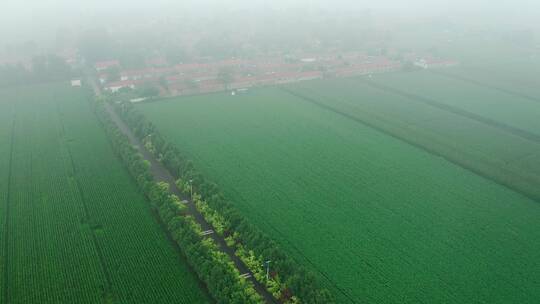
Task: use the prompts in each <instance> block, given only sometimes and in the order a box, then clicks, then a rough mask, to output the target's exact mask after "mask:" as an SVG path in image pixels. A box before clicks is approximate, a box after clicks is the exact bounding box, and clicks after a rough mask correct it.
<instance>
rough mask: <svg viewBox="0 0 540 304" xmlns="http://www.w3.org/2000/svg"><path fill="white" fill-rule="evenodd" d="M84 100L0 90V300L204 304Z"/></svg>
mask: <svg viewBox="0 0 540 304" xmlns="http://www.w3.org/2000/svg"><path fill="white" fill-rule="evenodd" d="M86 98H87V97H86V95H85V94H84V93H83V91H81V90H80V89H73V88H70V87H69V86H68V85H66V84H47V85H37V86H31V87H18V88H9V89H2V90H1V91H0V143H1V145H0V172H1V176H0V181H1V183H0V213H1V215H2V216H1V218H0V220H1V223H0V224H1V225H0V227H1V228H0V229H2V230H1V237H2V242H1V244H0V246H1V249H2V252H1V254H2V255H1V258H2V259H1V260H2V264H1V267H2V268H1V269H2V271H1V278H0V280H2V281H1V282H2V286H1V287H2V300H1V301H0V302H2V303H173V302H174V303H209V300H208V297H207V296H206V295H205V293H204V291H203V290H202V288H201V287H200V286H199V283H198V281H197V280H196V278H195V275H194V274H192V273H191V272H190V271H189V269H188V267H187V264H186V263H185V262H184V261H183V260H182V258H181V256H180V255H179V254H178V252H177V251H176V249H175V248H174V247H173V245H172V243H171V242H169V240H167V238H166V235H165V233H164V232H163V230H162V229H161V227H160V226H159V224H158V222H157V221H156V220H155V219H154V218H153V216H152V213H151V210H150V205H149V203H147V202H146V200H145V198H144V197H143V196H142V195H141V194H140V193H139V192H138V190H137V187H136V185H135V183H134V182H133V181H132V180H131V177H130V176H129V174H128V172H127V170H126V169H125V168H124V167H123V166H122V164H121V163H120V161H119V160H118V159H117V158H116V157H115V155H114V154H113V151H112V147H111V146H110V144H109V142H108V139H107V137H106V134H105V132H104V131H103V129H102V128H101V126H100V125H99V122H98V120H97V118H96V117H95V115H94V114H93V113H92V110H91V108H90V105H89V103H88V102H87V101H86Z"/></svg>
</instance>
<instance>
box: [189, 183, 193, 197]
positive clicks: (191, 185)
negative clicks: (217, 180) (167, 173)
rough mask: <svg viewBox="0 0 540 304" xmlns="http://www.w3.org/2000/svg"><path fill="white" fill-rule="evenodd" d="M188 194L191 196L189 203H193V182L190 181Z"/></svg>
mask: <svg viewBox="0 0 540 304" xmlns="http://www.w3.org/2000/svg"><path fill="white" fill-rule="evenodd" d="M189 192H190V196H191V201H193V180H192V179H190V180H189Z"/></svg>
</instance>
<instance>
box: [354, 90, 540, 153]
mask: <svg viewBox="0 0 540 304" xmlns="http://www.w3.org/2000/svg"><path fill="white" fill-rule="evenodd" d="M360 81H362V82H363V83H365V84H367V85H369V86H370V87H372V88H375V89H378V90H380V91H383V92H387V93H391V94H394V95H398V96H401V97H405V98H407V99H410V100H415V101H418V102H421V103H424V104H427V105H429V106H432V107H434V108H438V109H440V110H443V111H446V112H449V113H452V114H455V115H459V116H462V117H465V118H468V119H470V120H474V121H476V122H479V123H482V124H484V125H488V126H490V127H493V128H497V129H499V130H501V131H504V132H506V133H509V134H512V135H514V136H518V137H521V138H523V139H525V140H528V141H532V142H535V143H540V135H537V134H535V133H532V132H529V131H526V130H523V129H520V128H516V127H513V126H510V125H508V124H506V123H503V122H500V121H497V120H494V119H491V118H487V117H484V116H481V115H478V114H475V113H472V112H469V111H466V110H463V109H460V108H457V107H453V106H450V105H447V104H445V103H442V102H439V101H436V100H434V99H430V98H427V97H424V96H421V95H418V94H414V93H409V92H405V91H403V90H400V89H396V88H393V87H390V86H387V85H384V84H380V83H376V82H373V81H370V80H360Z"/></svg>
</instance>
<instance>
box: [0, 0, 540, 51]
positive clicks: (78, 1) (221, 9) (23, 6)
mask: <svg viewBox="0 0 540 304" xmlns="http://www.w3.org/2000/svg"><path fill="white" fill-rule="evenodd" d="M1 8H2V9H1V10H0V37H1V38H0V43H1V42H4V43H5V42H6V41H11V40H19V41H22V40H25V39H35V38H36V37H39V36H40V35H46V33H52V32H54V31H55V30H56V29H57V28H58V27H60V26H64V27H73V28H75V29H76V28H81V27H83V28H84V27H91V26H100V25H103V24H107V23H108V22H110V21H111V20H114V19H122V20H125V22H129V20H138V19H141V18H152V17H154V18H159V16H160V15H167V14H168V15H174V14H175V13H176V12H178V13H179V14H180V13H183V14H191V15H196V14H208V15H212V14H217V15H219V14H226V12H227V10H234V9H248V10H260V11H264V10H270V9H272V10H276V9H283V10H289V9H293V8H294V9H297V10H301V9H321V10H329V11H334V10H337V11H339V10H342V11H343V10H345V11H347V10H351V9H370V10H372V11H374V12H391V13H393V14H398V15H404V16H408V17H410V18H414V17H415V16H425V15H430V14H433V15H437V14H439V15H440V14H451V13H456V12H459V13H464V14H471V15H474V16H484V17H488V16H489V17H497V18H501V19H503V18H516V19H526V18H529V19H534V18H538V19H540V1H538V0H452V1H449V0H333V1H326V0H226V1H224V0H196V1H195V0H3V1H2V4H1Z"/></svg>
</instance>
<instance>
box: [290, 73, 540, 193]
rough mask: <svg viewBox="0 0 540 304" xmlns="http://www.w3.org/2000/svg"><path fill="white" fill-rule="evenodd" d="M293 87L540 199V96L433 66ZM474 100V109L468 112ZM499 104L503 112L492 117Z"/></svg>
mask: <svg viewBox="0 0 540 304" xmlns="http://www.w3.org/2000/svg"><path fill="white" fill-rule="evenodd" d="M379 85H383V87H380V86H379ZM288 89H289V90H291V92H293V93H295V94H298V95H299V96H301V97H305V98H308V99H309V100H314V101H316V102H317V103H320V104H322V105H323V106H325V107H329V108H330V109H332V110H334V111H337V112H340V113H346V115H349V116H352V117H354V118H355V119H358V120H360V121H361V122H363V123H366V124H369V125H372V126H374V127H376V128H379V129H381V130H383V131H384V132H387V133H389V134H391V135H393V136H396V137H398V138H401V139H404V140H405V141H407V142H409V143H412V144H415V145H419V146H421V147H422V148H424V149H427V150H429V151H432V152H435V153H437V154H438V155H441V156H443V157H445V158H447V159H449V160H451V161H453V162H455V163H458V164H459V165H461V166H464V167H466V168H469V169H472V170H473V171H474V172H477V173H479V174H481V175H484V176H487V177H488V178H492V179H494V180H496V181H497V182H499V183H502V184H504V185H507V186H510V187H511V188H512V189H515V190H517V191H519V192H522V193H524V194H526V195H528V196H531V197H533V198H535V199H537V200H540V187H539V185H540V136H538V137H536V135H535V134H536V133H533V132H534V131H536V130H537V131H539V132H540V128H537V127H536V125H537V124H538V120H535V119H534V116H537V117H540V103H538V104H537V103H534V102H533V101H531V100H527V99H521V98H519V97H516V96H514V95H512V94H507V93H501V92H499V93H498V94H496V93H497V92H495V91H492V92H489V90H488V89H487V88H485V87H482V86H474V85H471V84H469V83H464V84H463V83H460V82H459V81H457V80H447V78H446V77H443V76H438V75H432V74H431V73H429V72H415V73H400V74H386V75H377V76H374V77H373V78H369V79H368V78H352V79H335V80H324V81H312V82H305V83H301V84H297V85H293V86H290V87H289V88H288ZM394 89H398V91H394ZM493 96H496V98H493ZM473 103H475V104H476V106H475V109H474V111H475V112H474V113H473V112H462V111H464V110H465V108H468V109H469V110H472V109H471V108H472V106H471V104H473ZM495 103H497V105H494V104H495ZM483 108H485V109H486V110H483ZM496 108H498V109H499V110H498V111H497V113H499V114H500V115H496V114H493V115H492V116H490V112H495V109H496ZM477 116H478V117H477ZM502 116H504V117H502ZM520 117H523V119H522V120H520ZM527 118H529V121H530V122H531V123H530V124H529V125H528V127H529V129H525V127H527V126H526V125H525V121H526V120H527ZM486 120H487V121H486ZM499 122H503V123H502V124H500V123H499ZM511 124H514V125H515V126H511ZM520 127H523V129H521V128H520ZM517 130H520V131H517Z"/></svg>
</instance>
